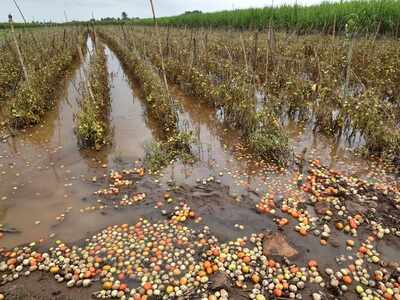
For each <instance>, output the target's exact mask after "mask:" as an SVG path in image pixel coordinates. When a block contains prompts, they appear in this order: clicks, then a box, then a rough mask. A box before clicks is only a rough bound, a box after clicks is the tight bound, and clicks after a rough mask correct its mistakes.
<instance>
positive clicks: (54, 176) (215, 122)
mask: <svg viewBox="0 0 400 300" xmlns="http://www.w3.org/2000/svg"><path fill="white" fill-rule="evenodd" d="M88 49H89V51H88V52H87V53H86V56H85V59H84V62H83V64H82V65H81V66H80V67H78V68H77V69H76V70H74V71H73V72H72V74H71V76H69V77H68V78H66V80H65V88H64V89H63V91H62V92H61V93H60V96H59V99H60V100H59V102H58V105H57V107H56V109H55V110H54V111H53V112H50V113H48V115H47V117H46V119H45V121H44V122H43V124H42V125H40V126H37V127H35V128H33V129H29V130H26V131H23V132H21V133H20V134H18V135H17V136H16V137H12V138H9V139H8V140H7V142H6V143H0V223H1V224H5V225H7V226H11V227H15V228H16V229H18V230H19V231H21V232H20V233H18V234H5V236H4V237H3V238H2V239H0V246H5V247H11V246H15V245H18V244H22V243H26V242H30V241H33V240H35V241H37V240H39V239H41V238H44V239H47V238H48V237H49V236H50V235H51V237H53V234H54V239H62V240H64V241H77V240H80V239H82V238H83V237H85V236H86V235H87V233H88V232H93V231H97V230H99V229H101V228H103V227H105V226H107V225H110V224H120V223H124V222H132V221H133V218H134V217H135V216H139V215H144V214H146V213H147V214H151V207H146V208H141V209H133V210H132V209H126V210H118V211H115V210H107V212H106V213H99V212H98V211H93V213H91V212H90V209H89V213H88V212H87V211H88V210H87V208H88V207H89V208H90V207H93V206H94V204H93V202H88V201H85V199H86V197H92V194H93V192H94V191H96V190H97V189H99V187H102V186H104V179H102V177H103V175H105V174H107V173H108V172H109V171H110V169H117V168H120V167H121V166H124V165H129V164H131V163H133V162H134V161H135V160H139V159H141V158H143V156H144V153H145V150H144V145H145V143H146V142H147V141H150V140H152V139H153V138H154V137H156V136H157V131H156V129H155V128H156V127H155V126H152V124H151V122H150V121H149V120H148V119H147V117H146V113H145V112H146V109H145V107H144V104H143V102H142V100H141V99H140V90H139V89H138V87H137V85H136V84H134V83H132V82H131V81H129V79H128V78H127V77H126V76H125V73H124V71H123V69H122V67H121V64H120V62H119V60H118V59H117V57H116V56H115V54H114V53H113V52H112V51H111V50H110V49H109V48H107V47H106V50H105V51H106V54H107V67H108V71H109V78H110V95H111V109H110V116H109V118H110V140H111V142H112V143H111V145H110V146H108V147H105V148H104V149H103V150H101V151H80V150H79V148H78V146H77V142H76V137H75V134H74V131H73V128H74V112H76V111H78V108H79V106H78V103H77V99H79V97H80V93H79V90H80V89H81V88H82V85H83V76H82V74H83V72H84V70H86V69H87V67H88V62H89V58H90V53H91V51H90V50H91V49H92V44H91V41H90V39H89V40H88ZM171 92H172V95H173V96H174V97H175V98H176V99H177V100H178V102H179V103H180V104H181V105H182V111H181V113H180V123H181V124H180V125H181V128H186V129H187V130H191V131H193V133H194V135H195V136H196V137H197V139H198V141H197V142H196V143H195V144H193V145H192V148H193V153H194V154H196V156H197V158H198V160H197V162H196V163H195V164H194V165H193V166H188V165H183V164H181V163H179V162H177V163H175V164H173V165H172V166H170V167H168V168H166V169H165V170H164V171H163V172H162V173H163V174H164V175H165V176H163V177H162V178H161V181H160V184H161V185H165V184H166V183H167V181H169V180H173V181H176V182H178V183H187V184H190V185H193V184H194V183H196V182H200V183H201V182H202V181H203V180H207V178H209V177H210V176H213V177H214V178H215V179H218V180H220V181H221V183H223V184H225V185H227V186H229V187H230V188H231V191H230V192H231V194H237V195H239V194H241V193H244V194H246V195H252V197H253V200H254V202H256V201H258V199H259V195H260V194H261V193H263V192H266V191H269V192H272V191H276V192H278V191H280V192H284V191H285V190H286V189H289V188H291V187H292V186H293V184H294V182H295V175H296V173H293V171H291V170H280V169H278V168H277V167H275V166H273V165H266V164H261V163H260V162H259V161H258V160H257V159H255V158H253V157H252V156H251V154H249V153H248V152H246V150H245V149H244V147H243V146H242V145H241V142H240V138H239V133H238V132H236V131H234V130H232V129H228V128H225V127H224V126H223V124H222V123H221V122H220V121H219V119H218V116H216V114H215V112H214V111H213V110H212V109H210V108H208V107H207V106H206V105H204V104H202V103H201V102H200V101H199V100H198V99H194V98H190V97H186V96H184V95H183V94H182V92H181V91H180V90H179V89H178V88H177V87H172V88H171ZM286 128H287V130H288V132H289V135H290V143H291V145H292V147H293V149H294V150H295V152H297V153H300V152H301V151H302V150H303V149H304V147H307V148H308V151H307V154H306V156H307V157H308V158H320V159H321V160H322V161H323V162H324V163H326V164H328V165H330V166H332V167H334V168H337V169H339V170H343V171H345V172H346V173H355V174H358V175H361V176H364V177H368V176H370V175H371V176H374V175H375V174H376V173H377V172H378V170H380V168H379V167H378V166H377V165H375V164H374V163H373V162H366V161H364V160H361V159H358V158H357V157H354V156H353V155H351V154H350V153H349V152H348V151H347V150H346V149H345V148H344V144H340V143H339V144H337V143H336V144H335V143H333V142H332V140H330V139H327V138H325V137H323V136H321V135H319V134H314V133H312V131H310V130H308V129H305V130H302V129H301V128H299V127H298V126H297V125H294V124H293V123H289V124H287V126H286ZM381 175H382V176H383V177H384V176H385V174H384V173H383V174H381ZM93 177H96V182H93V180H92V179H93ZM253 191H255V192H256V193H253ZM257 192H258V195H257ZM81 210H86V212H85V213H82V212H81ZM243 213H244V212H243ZM61 214H65V220H64V221H63V222H60V221H58V220H57V217H59V216H60V215H61ZM244 214H245V213H244ZM239 215H240V214H238V215H236V217H237V218H236V219H237V220H236V219H235V220H234V221H235V222H239V221H240V220H239V219H240V218H239V217H238V216H239ZM38 221H40V223H39V222H38ZM232 221H233V219H232Z"/></svg>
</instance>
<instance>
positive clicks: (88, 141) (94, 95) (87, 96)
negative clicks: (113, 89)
mask: <svg viewBox="0 0 400 300" xmlns="http://www.w3.org/2000/svg"><path fill="white" fill-rule="evenodd" d="M93 40H94V41H95V48H94V53H93V54H92V56H91V58H90V63H89V70H88V74H87V78H85V79H86V82H85V90H84V93H83V98H82V99H81V100H80V111H79V113H78V115H77V118H76V122H77V125H76V130H75V131H76V134H77V137H78V142H79V144H80V145H81V146H82V147H84V148H88V147H94V148H96V149H99V148H100V147H101V146H102V145H104V144H106V143H107V115H108V107H109V105H110V96H109V85H108V71H107V59H106V55H105V52H104V46H103V44H102V43H101V42H100V41H98V40H97V39H96V38H95V35H94V39H93Z"/></svg>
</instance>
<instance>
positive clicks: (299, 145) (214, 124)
mask: <svg viewBox="0 0 400 300" xmlns="http://www.w3.org/2000/svg"><path fill="white" fill-rule="evenodd" d="M171 93H172V95H173V97H174V98H175V99H176V100H177V102H178V103H180V104H181V105H182V111H181V113H180V115H179V119H180V127H181V128H182V129H184V130H188V131H191V132H193V133H194V136H195V138H196V139H197V142H196V143H195V144H194V145H192V149H193V154H194V155H195V156H196V157H197V161H196V163H195V164H194V165H183V164H182V163H180V162H177V163H175V164H174V165H172V166H171V167H168V168H167V169H166V170H164V172H163V175H165V176H164V177H163V179H164V181H163V183H164V184H165V183H167V182H168V181H176V182H178V183H186V184H194V183H196V182H199V180H200V182H202V181H203V180H207V179H208V178H210V176H212V177H214V178H215V179H218V180H220V181H221V183H223V184H224V185H227V186H229V187H230V189H231V192H232V193H233V194H242V193H248V192H251V191H256V192H259V193H264V192H278V191H279V192H284V191H285V190H286V189H287V188H290V187H291V186H292V185H293V183H294V182H295V180H296V179H295V178H294V175H296V173H293V170H283V169H279V168H277V167H276V166H274V165H268V164H262V163H260V162H259V159H258V158H256V157H253V156H252V155H251V153H249V152H247V151H246V149H245V148H244V147H243V146H242V144H241V140H240V134H239V132H237V131H236V130H233V129H230V128H226V127H224V125H223V124H222V122H221V121H220V118H219V116H218V115H217V114H216V113H215V111H214V110H213V109H212V108H210V107H208V106H206V105H205V104H203V103H201V101H199V100H198V99H195V98H192V97H188V96H185V95H184V94H183V93H182V91H181V90H180V89H179V88H178V87H177V86H172V88H171ZM284 128H285V130H286V132H287V134H288V136H289V144H290V146H291V147H292V149H293V151H294V152H295V153H296V154H298V155H299V154H301V153H302V152H303V151H304V149H305V148H306V149H307V151H306V155H305V158H306V159H319V160H321V162H323V163H324V164H325V165H328V166H330V167H331V168H334V169H336V170H339V171H342V172H344V173H345V174H354V175H357V176H360V177H362V178H375V177H377V174H379V177H380V179H382V180H385V181H386V180H392V179H393V178H392V176H391V175H390V174H386V172H385V170H384V169H382V168H381V166H380V165H379V164H378V163H376V162H374V161H366V160H364V159H361V158H359V157H357V156H356V155H354V154H353V153H352V152H350V151H349V150H351V147H350V146H349V145H348V144H347V142H346V141H343V139H338V140H336V139H335V138H328V137H326V136H324V135H322V134H320V133H318V132H313V131H312V129H311V128H310V127H303V128H302V127H300V126H299V125H298V123H297V122H290V121H289V122H287V123H286V124H285V126H284Z"/></svg>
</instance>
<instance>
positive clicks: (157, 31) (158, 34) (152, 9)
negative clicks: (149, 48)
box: [149, 0, 169, 95]
mask: <svg viewBox="0 0 400 300" xmlns="http://www.w3.org/2000/svg"><path fill="white" fill-rule="evenodd" d="M149 1H150V5H151V11H152V13H153V20H154V27H155V29H156V34H157V40H158V50H159V51H160V56H161V69H162V72H163V78H164V84H165V89H166V90H167V94H168V95H169V88H168V82H167V75H166V73H165V65H164V55H163V51H162V45H161V37H160V29H159V28H158V24H157V19H156V13H155V11H154V4H153V0H149Z"/></svg>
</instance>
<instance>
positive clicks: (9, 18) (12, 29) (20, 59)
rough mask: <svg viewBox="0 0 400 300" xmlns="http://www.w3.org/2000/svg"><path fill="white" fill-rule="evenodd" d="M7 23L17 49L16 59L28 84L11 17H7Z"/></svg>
mask: <svg viewBox="0 0 400 300" xmlns="http://www.w3.org/2000/svg"><path fill="white" fill-rule="evenodd" d="M8 21H9V22H10V27H11V35H12V37H13V40H14V43H15V48H16V49H17V54H18V59H19V62H20V64H21V66H22V71H23V72H24V78H25V80H26V81H27V82H28V84H29V77H28V71H27V70H26V66H25V63H24V58H23V57H22V54H21V49H20V48H19V45H18V41H17V38H16V37H15V31H14V25H13V20H12V16H11V15H9V16H8Z"/></svg>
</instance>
